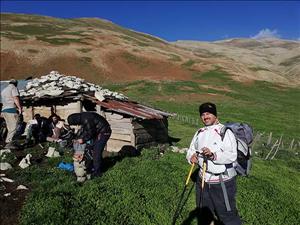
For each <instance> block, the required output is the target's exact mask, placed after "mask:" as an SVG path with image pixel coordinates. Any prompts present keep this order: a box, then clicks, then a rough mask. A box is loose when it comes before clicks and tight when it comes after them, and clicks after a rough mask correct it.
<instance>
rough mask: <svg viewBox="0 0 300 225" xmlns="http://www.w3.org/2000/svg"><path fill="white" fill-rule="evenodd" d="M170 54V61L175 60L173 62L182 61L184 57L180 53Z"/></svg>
mask: <svg viewBox="0 0 300 225" xmlns="http://www.w3.org/2000/svg"><path fill="white" fill-rule="evenodd" d="M169 56H170V58H169V60H170V61H173V62H180V61H182V59H181V57H180V56H179V55H174V54H169Z"/></svg>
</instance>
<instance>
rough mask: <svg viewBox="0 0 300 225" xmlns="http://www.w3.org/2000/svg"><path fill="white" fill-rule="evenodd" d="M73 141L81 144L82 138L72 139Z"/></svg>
mask: <svg viewBox="0 0 300 225" xmlns="http://www.w3.org/2000/svg"><path fill="white" fill-rule="evenodd" d="M73 142H74V143H78V144H83V140H82V139H77V140H74V141H73Z"/></svg>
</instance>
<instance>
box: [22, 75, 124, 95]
mask: <svg viewBox="0 0 300 225" xmlns="http://www.w3.org/2000/svg"><path fill="white" fill-rule="evenodd" d="M91 92H94V94H95V93H96V95H97V98H100V99H102V100H104V99H106V98H113V99H119V100H128V98H127V97H126V96H124V95H123V94H119V93H117V92H112V91H109V90H108V89H104V88H102V87H100V86H99V85H96V84H92V83H89V82H86V81H85V80H84V79H81V78H78V77H76V76H66V75H63V74H59V73H58V72H57V71H52V72H50V73H49V74H48V75H45V76H41V78H35V79H33V80H31V81H29V82H28V83H27V84H26V87H25V89H24V90H21V91H20V95H21V97H25V98H41V97H47V96H48V97H52V96H53V97H55V96H61V95H70V94H85V93H91Z"/></svg>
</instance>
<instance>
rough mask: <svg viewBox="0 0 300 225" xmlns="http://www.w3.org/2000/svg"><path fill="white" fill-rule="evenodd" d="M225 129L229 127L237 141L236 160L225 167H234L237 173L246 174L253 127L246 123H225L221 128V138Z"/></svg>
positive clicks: (248, 165)
mask: <svg viewBox="0 0 300 225" xmlns="http://www.w3.org/2000/svg"><path fill="white" fill-rule="evenodd" d="M227 129H230V130H231V131H232V133H233V134H234V136H235V138H236V141H237V160H236V162H234V163H233V164H230V165H226V167H227V168H230V167H232V166H233V167H234V168H235V170H236V172H237V174H238V175H241V176H247V175H249V173H250V169H251V165H252V163H251V155H252V154H251V143H252V141H253V129H252V127H251V126H250V125H249V124H246V123H226V124H224V127H223V128H222V129H221V137H222V140H223V138H224V136H225V133H226V131H227Z"/></svg>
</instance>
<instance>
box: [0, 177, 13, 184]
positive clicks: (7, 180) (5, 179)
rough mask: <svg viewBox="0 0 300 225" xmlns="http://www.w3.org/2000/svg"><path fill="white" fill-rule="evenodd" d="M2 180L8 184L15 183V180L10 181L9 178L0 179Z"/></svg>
mask: <svg viewBox="0 0 300 225" xmlns="http://www.w3.org/2000/svg"><path fill="white" fill-rule="evenodd" d="M0 179H1V180H3V181H5V182H8V183H13V182H14V180H12V179H9V178H7V177H2V178H0Z"/></svg>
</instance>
